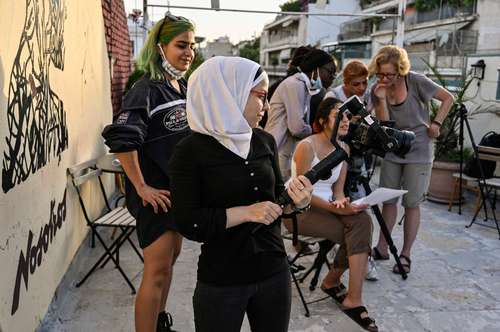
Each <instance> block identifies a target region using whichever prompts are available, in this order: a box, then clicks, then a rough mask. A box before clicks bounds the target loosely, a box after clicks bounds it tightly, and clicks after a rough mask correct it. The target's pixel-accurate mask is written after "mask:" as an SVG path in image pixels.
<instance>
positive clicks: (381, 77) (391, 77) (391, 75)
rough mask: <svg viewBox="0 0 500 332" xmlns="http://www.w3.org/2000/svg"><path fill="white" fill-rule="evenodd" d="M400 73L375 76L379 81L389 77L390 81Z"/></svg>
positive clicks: (377, 74)
mask: <svg viewBox="0 0 500 332" xmlns="http://www.w3.org/2000/svg"><path fill="white" fill-rule="evenodd" d="M398 75H399V74H398V73H376V74H375V76H377V78H378V79H380V80H381V79H383V78H384V77H387V78H388V79H390V80H392V79H393V78H395V77H396V76H398Z"/></svg>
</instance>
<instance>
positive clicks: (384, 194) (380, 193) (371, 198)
mask: <svg viewBox="0 0 500 332" xmlns="http://www.w3.org/2000/svg"><path fill="white" fill-rule="evenodd" d="M407 192H408V190H396V189H389V188H377V189H375V190H374V191H372V193H371V194H370V195H368V196H365V197H362V198H360V199H358V200H355V201H354V202H352V204H356V205H361V204H368V205H370V206H372V205H377V204H380V203H383V202H385V201H388V200H390V199H392V198H395V197H399V196H403V195H404V194H406V193H407Z"/></svg>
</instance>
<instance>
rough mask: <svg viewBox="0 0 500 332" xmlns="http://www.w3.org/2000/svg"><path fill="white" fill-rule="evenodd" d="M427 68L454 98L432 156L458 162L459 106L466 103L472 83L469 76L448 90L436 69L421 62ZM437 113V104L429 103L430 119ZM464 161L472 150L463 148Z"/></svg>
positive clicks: (441, 159) (468, 157) (470, 155)
mask: <svg viewBox="0 0 500 332" xmlns="http://www.w3.org/2000/svg"><path fill="white" fill-rule="evenodd" d="M423 61H424V62H425V64H426V65H427V67H429V69H430V70H431V72H432V74H433V76H434V77H435V78H436V80H437V82H438V83H439V84H440V85H441V86H442V87H443V88H445V89H446V90H448V91H449V92H450V93H451V94H452V95H453V96H454V98H455V103H454V104H453V106H452V108H451V110H450V112H449V113H448V116H447V117H446V119H445V120H444V121H443V124H442V126H441V130H440V132H441V135H440V136H439V137H438V138H437V139H436V142H435V146H434V156H435V159H436V160H440V161H459V160H460V145H459V130H460V105H461V104H463V103H464V102H466V101H467V99H466V97H465V93H466V91H467V89H468V88H469V86H470V84H471V83H472V81H473V78H472V77H471V76H467V77H466V78H465V79H464V80H463V81H462V84H461V85H460V86H458V87H454V88H453V89H452V88H450V87H449V86H448V84H447V82H446V80H445V79H444V78H443V76H442V75H441V73H440V72H439V71H438V70H437V68H436V67H434V66H432V65H430V64H429V63H428V62H427V61H425V60H423ZM438 111H439V104H438V103H436V102H435V101H434V100H432V101H431V119H434V117H435V116H436V114H437V112H438ZM463 151H464V152H463V157H464V160H465V161H467V160H469V159H470V158H471V157H472V150H471V149H470V148H464V150H463Z"/></svg>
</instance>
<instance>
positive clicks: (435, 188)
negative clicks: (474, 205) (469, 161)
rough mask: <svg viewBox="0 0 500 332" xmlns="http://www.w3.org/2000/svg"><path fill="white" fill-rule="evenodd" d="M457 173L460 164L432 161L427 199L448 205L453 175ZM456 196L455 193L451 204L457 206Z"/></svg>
mask: <svg viewBox="0 0 500 332" xmlns="http://www.w3.org/2000/svg"><path fill="white" fill-rule="evenodd" d="M459 171H460V164H459V163H457V162H445V161H434V163H433V165H432V173H431V182H430V185H429V192H428V196H427V199H428V200H429V201H431V202H437V203H446V204H448V202H449V200H450V196H451V195H452V194H453V188H454V183H455V180H454V178H453V173H456V172H459ZM458 195H459V194H458V193H455V195H454V197H453V198H452V203H453V204H458V202H459V197H458Z"/></svg>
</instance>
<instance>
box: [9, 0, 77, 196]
mask: <svg viewBox="0 0 500 332" xmlns="http://www.w3.org/2000/svg"><path fill="white" fill-rule="evenodd" d="M65 19H66V9H65V5H64V2H63V0H26V16H25V20H24V29H23V32H22V35H21V38H20V42H19V48H18V50H17V53H16V57H15V59H14V64H13V66H12V71H11V74H10V82H9V95H8V101H7V124H8V135H7V136H6V137H5V139H4V140H3V141H4V145H5V148H4V153H3V165H2V189H3V191H4V192H5V193H6V192H7V191H9V190H10V189H12V188H13V187H14V186H16V185H18V184H20V183H22V182H24V181H26V180H27V179H28V177H29V176H30V175H31V174H34V173H36V171H37V170H39V169H40V168H42V167H44V166H45V165H46V164H47V163H48V162H49V161H50V160H51V159H52V158H58V162H60V161H61V153H62V152H63V151H64V150H66V149H67V148H68V128H67V125H66V112H65V110H64V104H63V101H62V100H61V99H60V98H59V96H58V95H57V94H56V93H55V92H54V91H53V90H52V88H51V86H50V77H49V76H50V70H53V68H52V67H55V68H57V69H59V70H64V39H63V35H64V20H65Z"/></svg>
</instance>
